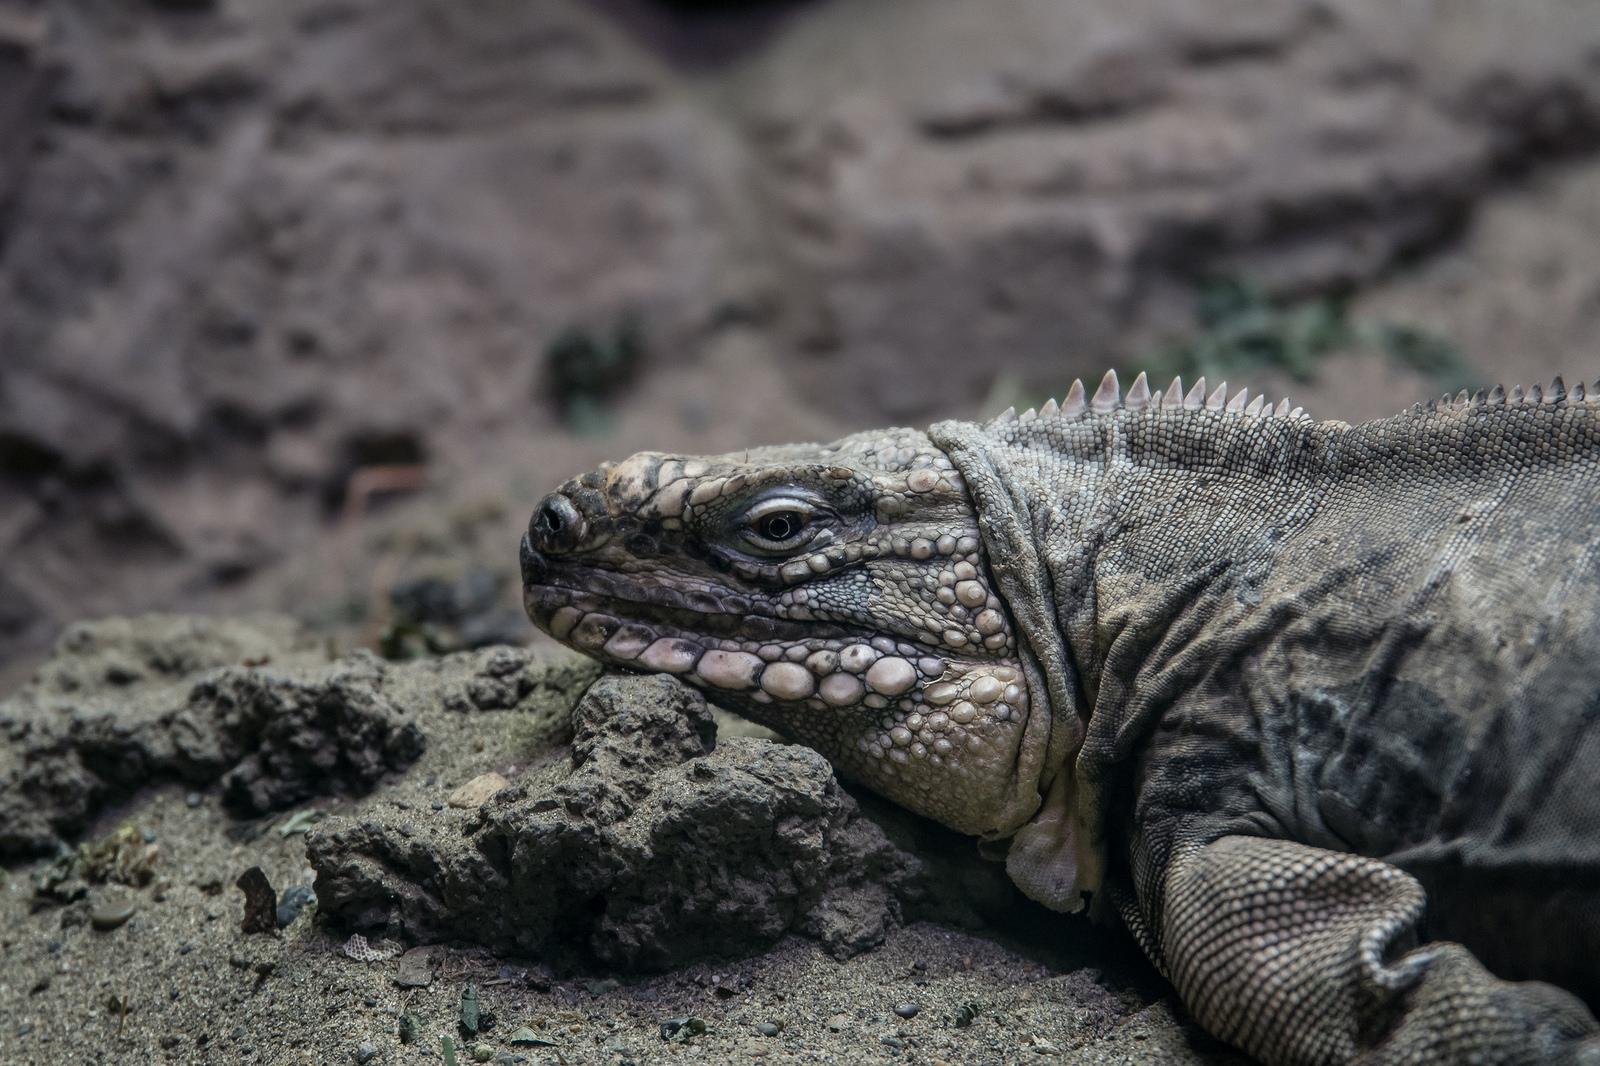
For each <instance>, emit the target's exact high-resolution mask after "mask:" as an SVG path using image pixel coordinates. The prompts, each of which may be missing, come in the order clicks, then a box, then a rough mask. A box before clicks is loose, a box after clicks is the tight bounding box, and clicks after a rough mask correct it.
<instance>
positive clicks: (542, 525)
mask: <svg viewBox="0 0 1600 1066" xmlns="http://www.w3.org/2000/svg"><path fill="white" fill-rule="evenodd" d="M585 530H586V526H585V523H584V521H583V515H582V514H581V513H580V512H579V511H578V508H577V507H576V506H574V505H573V503H572V501H571V500H569V499H567V498H566V497H565V496H563V495H561V493H559V492H552V493H551V494H550V495H548V496H546V497H545V498H544V499H543V500H542V501H541V502H540V504H539V506H538V508H537V509H536V510H535V511H534V512H533V521H532V522H531V523H530V524H529V526H528V536H529V538H530V539H532V541H533V544H534V547H536V548H538V549H539V550H540V551H542V552H547V553H557V552H567V551H571V550H572V549H573V548H575V547H577V546H578V543H579V542H580V541H581V540H583V535H584V532H585Z"/></svg>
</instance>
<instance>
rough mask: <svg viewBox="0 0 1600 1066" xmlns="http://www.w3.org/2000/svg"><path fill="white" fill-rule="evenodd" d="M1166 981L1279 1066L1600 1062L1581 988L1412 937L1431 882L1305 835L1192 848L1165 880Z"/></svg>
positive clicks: (1231, 1036) (1210, 1023) (1204, 1017)
mask: <svg viewBox="0 0 1600 1066" xmlns="http://www.w3.org/2000/svg"><path fill="white" fill-rule="evenodd" d="M1157 890H1158V891H1159V892H1160V894H1161V898H1160V900H1159V901H1158V902H1159V904H1160V906H1158V907H1156V908H1153V909H1152V908H1149V907H1148V906H1147V908H1146V913H1148V914H1152V915H1156V916H1158V917H1156V922H1157V925H1156V927H1155V928H1154V929H1153V930H1152V931H1153V932H1155V933H1156V934H1157V939H1158V940H1159V943H1160V947H1161V955H1162V957H1163V961H1164V964H1165V969H1166V971H1167V975H1168V977H1169V978H1170V979H1171V980H1172V982H1173V984H1174V985H1175V986H1176V987H1177V989H1178V992H1179V994H1180V995H1181V996H1182V997H1183V1000H1184V1002H1185V1003H1186V1004H1187V1005H1188V1007H1189V1009H1190V1010H1191V1011H1193V1012H1194V1014H1195V1016H1196V1017H1197V1018H1198V1019H1199V1020H1200V1022H1201V1023H1202V1024H1203V1025H1204V1026H1205V1027H1206V1028H1207V1029H1209V1030H1211V1031H1212V1032H1213V1033H1215V1034H1216V1035H1218V1036H1220V1037H1222V1038H1224V1039H1226V1040H1229V1041H1230V1042H1232V1043H1234V1044H1237V1045H1238V1046H1239V1047H1241V1048H1243V1049H1245V1050H1246V1051H1248V1052H1250V1053H1251V1054H1252V1055H1255V1056H1258V1057H1259V1058H1261V1059H1262V1060H1263V1061H1264V1062H1266V1063H1269V1064H1272V1066H1279V1064H1284V1066H1289V1064H1293V1066H1302V1064H1304V1066H1322V1064H1343V1063H1361V1064H1371V1066H1378V1064H1384V1066H1388V1064H1401V1063H1407V1064H1410V1063H1417V1064H1420V1063H1457V1062H1472V1063H1480V1064H1484V1066H1489V1064H1512V1063H1527V1064H1530V1066H1531V1064H1535V1063H1538V1064H1548V1063H1600V1026H1597V1024H1596V1022H1595V1019H1594V1017H1593V1016H1592V1015H1591V1014H1590V1013H1589V1011H1588V1010H1587V1009H1586V1008H1585V1007H1584V1005H1583V1004H1582V1003H1581V1002H1580V1001H1579V1000H1578V999H1577V998H1576V997H1574V996H1572V995H1570V994H1569V993H1567V992H1564V991H1562V990H1561V989H1558V988H1556V987H1554V986H1552V985H1547V984H1542V983H1538V982H1522V983H1511V982H1507V981H1501V980H1499V979H1498V978H1496V977H1494V976H1493V975H1492V974H1490V973H1489V972H1488V971H1487V970H1485V969H1484V968H1483V966H1482V965H1480V964H1479V963H1478V961H1477V960H1476V959H1475V958H1474V957H1473V956H1472V954H1471V953H1470V952H1468V951H1467V950H1466V949H1465V948H1463V947H1462V946H1461V945H1460V944H1454V943H1431V944H1427V945H1424V946H1422V947H1420V948H1418V947H1414V946H1413V945H1414V942H1415V931H1416V927H1417V923H1418V921H1419V920H1420V919H1421V917H1422V913H1423V904H1424V897H1423V891H1422V887H1421V885H1419V884H1418V883H1417V881H1416V880H1415V879H1413V878H1412V877H1411V876H1410V875H1408V874H1406V873H1405V872H1404V871H1402V870H1400V869H1398V868H1396V867H1394V866H1390V865H1388V864H1386V863H1382V862H1377V861H1374V860H1372V859H1366V858H1362V857H1360V856H1356V855H1348V854H1343V853H1339V852H1332V851H1325V850H1323V849H1320V848H1313V847H1308V846H1306V845H1303V844H1296V843H1293V842H1291V841H1284V840H1271V839H1262V838H1256V837H1244V836H1226V837H1222V838H1221V839H1219V840H1216V841H1214V842H1212V843H1209V844H1204V845H1189V846H1187V847H1184V846H1182V845H1180V846H1179V847H1178V849H1177V850H1176V852H1175V853H1174V854H1173V856H1172V858H1171V861H1170V862H1169V864H1168V865H1167V869H1166V873H1165V876H1164V877H1163V878H1162V880H1161V883H1160V885H1159V887H1158V889H1157Z"/></svg>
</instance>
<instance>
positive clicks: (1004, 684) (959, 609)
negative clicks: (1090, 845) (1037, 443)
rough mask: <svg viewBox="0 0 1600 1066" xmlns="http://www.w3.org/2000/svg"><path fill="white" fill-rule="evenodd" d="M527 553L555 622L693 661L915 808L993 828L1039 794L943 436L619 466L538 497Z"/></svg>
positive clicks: (710, 686) (764, 716) (568, 636)
mask: <svg viewBox="0 0 1600 1066" xmlns="http://www.w3.org/2000/svg"><path fill="white" fill-rule="evenodd" d="M522 571H523V582H524V600H525V604H526V607H527V611H528V615H529V617H530V618H532V619H533V621H534V622H535V624H537V625H538V626H539V627H540V628H542V629H544V630H545V631H547V632H548V633H550V634H551V635H552V636H554V637H555V638H556V639H557V640H560V641H562V642H564V643H566V644H569V645H571V646H572V647H574V648H577V649H578V650H580V651H583V652H585V653H587V654H589V655H592V656H594V657H596V658H598V659H601V660H602V661H604V662H607V663H609V664H613V665H616V666H622V667H628V668H633V669H642V670H648V671H657V672H665V673H671V674H675V675H677V676H679V677H681V678H682V679H683V680H685V681H686V682H688V683H690V684H693V685H696V686H699V687H700V688H702V689H704V690H705V691H706V693H707V695H708V696H709V697H710V698H711V699H712V700H713V702H715V703H717V704H719V705H721V706H724V707H726V708H728V709H730V710H733V711H736V712H738V713H740V714H743V715H745V716H746V717H748V718H751V719H753V720H755V721H757V722H760V723H762V724H764V725H767V726H769V727H771V728H773V729H775V730H777V731H779V732H780V733H782V734H784V735H785V736H787V737H789V738H791V739H793V740H796V741H799V742H801V743H805V744H807V745H809V746H811V747H814V748H816V749H818V750H819V751H821V752H822V753H823V754H824V755H826V756H827V757H828V758H829V759H830V760H831V761H832V762H833V763H834V764H835V765H836V766H838V767H839V768H840V770H841V771H843V772H844V773H845V774H847V775H848V776H852V777H854V778H856V779H858V780H860V781H862V782H863V783H865V784H867V785H869V786H870V787H873V788H874V789H876V790H878V791H880V792H882V793H884V794H886V795H887V796H889V797H890V798H891V799H894V800H896V801H897V802H900V803H902V804H904V805H906V806H908V807H911V808H912V809H915V810H918V811H921V812H923V813H925V814H928V815H930V816H932V817H935V818H938V819H939V820H941V821H943V822H945V823H947V824H949V825H952V826H954V827H956V828H959V829H962V830H964V831H967V832H972V833H990V834H992V833H998V832H1001V831H1005V830H1009V829H1011V828H1014V827H1015V825H1016V823H1017V822H1019V821H1020V820H1021V819H1022V818H1023V817H1025V816H1026V815H1027V813H1028V812H1029V811H1030V810H1031V808H1032V806H1034V805H1036V804H1037V794H1036V791H1035V785H1036V782H1034V781H1031V780H1029V781H1026V782H1022V781H1020V780H1019V776H1021V775H1023V774H1033V773H1036V772H1037V767H1036V766H1034V765H1033V763H1034V760H1032V759H1024V758H1023V748H1024V743H1023V739H1024V733H1025V726H1026V722H1027V717H1028V713H1029V694H1028V691H1027V686H1026V683H1025V682H1024V677H1023V671H1022V669H1021V665H1020V663H1019V662H1018V659H1017V647H1016V641H1015V638H1014V636H1013V634H1012V627H1011V621H1010V619H1009V617H1008V614H1007V610H1006V607H1005V605H1004V604H1003V603H1002V602H1001V600H1000V598H999V596H998V595H997V594H996V592H995V591H994V589H993V588H992V585H991V580H990V576H989V566H988V561H987V559H986V557H985V553H984V548H983V545H982V542H981V539H980V537H979V534H978V528H977V517H976V515H975V514H974V512H973V507H972V503H971V501H970V499H969V497H968V494H967V492H966V488H965V485H964V484H963V482H962V479H961V476H960V475H959V474H958V473H957V472H956V470H955V469H954V467H953V466H952V464H951V463H950V461H949V459H948V458H947V457H946V456H945V455H944V453H943V452H941V451H940V450H939V449H938V448H936V447H935V446H934V445H933V444H932V443H931V442H930V441H929V439H928V437H927V436H926V434H923V433H920V432H915V431H911V430H890V431H886V432H881V433H874V434H862V435H859V436H856V437H848V438H845V439H844V440H841V441H837V442H835V443H833V444H828V445H797V446H785V447H773V448H762V449H752V450H751V451H749V452H739V453H733V454H729V455H721V456H708V457H691V456H676V455H668V454H663V453H659V452H644V453H640V454H638V455H635V456H633V457H631V458H629V459H627V460H624V461H622V462H619V463H607V464H605V465H602V466H601V467H599V468H598V469H596V470H594V471H592V472H590V473H588V474H585V475H583V476H581V477H577V478H574V479H572V480H570V481H568V482H566V483H565V484H563V485H562V486H561V487H560V488H559V489H558V490H557V491H555V492H553V493H551V494H550V495H549V496H547V497H545V498H544V499H543V500H542V501H540V503H539V504H538V505H537V506H536V507H535V509H534V512H533V515H532V518H531V519H530V522H529V527H528V533H527V536H526V537H525V538H524V539H523V543H522ZM1024 763H1025V764H1026V765H1025V766H1024V765H1021V764H1024Z"/></svg>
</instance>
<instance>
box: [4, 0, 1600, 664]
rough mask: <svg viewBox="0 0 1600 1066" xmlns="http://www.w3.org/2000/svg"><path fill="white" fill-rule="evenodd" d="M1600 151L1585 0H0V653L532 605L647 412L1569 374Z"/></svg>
mask: <svg viewBox="0 0 1600 1066" xmlns="http://www.w3.org/2000/svg"><path fill="white" fill-rule="evenodd" d="M1597 149H1600V14H1597V12H1596V9H1595V8H1594V6H1593V4H1592V3H1590V2H1587V0H1522V2H1520V3H1517V4H1508V3H1504V2H1499V0H1434V2H1429V0H1319V2H1311V0H1225V2H1217V3H1210V4H1204V5H1197V4H1192V3H1186V2H1184V0H1080V2H1077V3H1072V4H1065V3H1059V2H1055V0H985V2H984V3H981V4H978V3H961V2H957V0H939V2H929V0H874V2H873V3H870V4H869V3H861V2H851V0H809V2H806V0H786V2H779V0H773V2H765V3H762V2H756V0H746V2H742V3H740V2H731V0H730V2H722V3H717V2H711V0H702V2H698V3H694V2H689V0H678V2H668V0H590V2H587V3H582V2H577V0H537V2H528V0H272V2H270V3H264V2H258V0H50V2H48V3H46V2H43V0H0V683H4V682H9V681H14V680H16V679H17V678H18V677H19V676H20V675H21V673H22V672H23V671H25V670H26V669H28V668H29V665H30V663H31V662H32V661H33V656H34V655H35V654H36V653H37V651H38V650H39V649H40V648H41V647H42V646H44V645H45V644H46V643H47V642H48V641H49V640H50V639H52V637H53V636H54V634H55V633H56V632H57V631H58V630H59V628H60V627H61V625H62V624H63V623H64V622H66V621H68V620H72V619H77V618H81V617H85V616H94V615H100V614H107V613H113V612H129V611H136V610H145V609H152V608H185V609H204V610H213V611H223V610H235V609H240V608H244V607H276V608H288V609H290V610H292V611H293V612H294V613H296V614H298V615H300V616H301V617H303V618H306V619H308V620H310V621H312V622H313V623H315V624H316V625H318V626H319V627H321V628H322V629H323V630H324V631H326V632H328V633H330V634H335V635H337V636H338V638H339V639H341V640H343V641H345V642H348V643H366V644H375V645H381V646H382V647H383V648H384V649H385V650H387V651H388V652H390V653H391V654H396V655H404V654H410V653H412V652H414V651H418V650H426V649H430V648H434V649H436V648H440V647H450V646H455V645H459V644H475V643H484V642H488V641H493V640H495V639H501V638H506V639H524V638H526V637H528V636H530V635H531V634H529V632H528V628H529V627H527V626H526V624H525V623H523V622H522V621H521V620H520V616H519V613H518V610H517V607H516V602H517V596H516V591H515V579H514V560H515V548H514V545H515V541H516V537H517V536H518V532H519V530H520V529H521V528H522V526H523V524H524V522H525V520H526V516H527V512H528V510H529V509H530V506H531V504H532V503H533V502H534V501H535V500H536V499H537V497H538V496H539V495H540V494H541V493H542V492H543V491H545V489H546V488H548V487H549V486H550V485H552V484H554V483H555V482H557V481H559V480H560V479H562V478H564V477H566V476H567V475H569V474H571V473H574V472H576V471H578V470H580V469H583V468H585V467H588V466H590V465H593V464H594V463H595V462H597V461H599V460H601V459H603V458H606V457H617V456H620V455H622V454H625V453H627V452H630V451H632V450H636V449H638V448H642V447H653V448H661V449H669V450H686V451H721V450H730V449H735V448H739V447H742V446H745V445H749V444H756V443H762V442H771V441H778V440H787V439H817V438H827V437H831V436H834V435H836V434H838V433H840V432H844V431H847V430H851V429H856V428H864V427H867V426H870V425H873V424H878V423H884V422H912V423H920V422H925V421H927V420H930V419H933V418H937V417H942V416H950V415H957V416H979V415H984V414H990V413H993V412H995V411H997V410H999V409H1000V408H1002V407H1004V406H1005V405H1006V404H1007V403H1011V402H1014V401H1017V400H1022V401H1024V402H1035V401H1037V400H1039V399H1042V398H1044V397H1045V396H1047V395H1049V394H1051V393H1056V394H1059V393H1060V392H1062V391H1063V390H1064V388H1065V386H1066V385H1067V384H1068V383H1069V382H1070V381H1071V379H1072V378H1073V377H1074V376H1076V375H1084V376H1098V374H1099V373H1101V372H1102V371H1103V370H1104V368H1105V367H1107V366H1115V367H1118V368H1119V369H1122V370H1127V371H1132V370H1137V369H1140V368H1146V367H1148V368H1151V369H1153V370H1155V371H1158V372H1160V373H1163V374H1170V373H1172V372H1175V371H1182V372H1184V373H1186V374H1193V373H1196V372H1200V371H1203V372H1205V373H1207V374H1208V375H1218V374H1221V375H1226V376H1229V377H1231V378H1232V380H1233V382H1234V384H1236V385H1237V384H1247V385H1250V386H1252V387H1253V388H1257V387H1259V388H1266V389H1267V390H1268V391H1270V392H1273V393H1275V394H1276V393H1281V392H1282V391H1284V390H1287V389H1292V390H1293V391H1292V393H1291V395H1293V397H1294V399H1295V401H1296V402H1297V403H1301V404H1304V405H1305V406H1306V407H1307V408H1308V409H1309V410H1310V411H1311V412H1312V413H1313V414H1314V415H1317V416H1320V417H1328V418H1344V419H1350V420H1357V419H1364V418H1369V417H1375V416H1379V415H1383V414H1387V413H1392V412H1393V411H1395V410H1398V409H1399V408H1400V407H1401V406H1403V405H1406V404H1409V403H1411V402H1412V401H1414V400H1418V399H1423V398H1425V397H1427V396H1429V395H1437V394H1439V393H1440V392H1442V391H1444V390H1446V389H1451V390H1453V389H1454V388H1456V387H1459V386H1460V385H1463V384H1468V383H1472V384H1481V383H1493V382H1495V381H1502V380H1503V381H1506V382H1508V383H1509V382H1512V381H1532V380H1541V379H1548V378H1549V377H1550V376H1551V375H1552V374H1555V373H1562V374H1565V375H1566V376H1567V377H1568V378H1569V379H1576V378H1582V377H1586V376H1587V377H1591V378H1592V377H1594V376H1596V375H1597V374H1600V358H1597V357H1596V351H1595V347H1594V342H1593V339H1592V338H1593V337H1594V336H1595V335H1596V332H1597V326H1600V153H1597ZM1213 380H1215V378H1213Z"/></svg>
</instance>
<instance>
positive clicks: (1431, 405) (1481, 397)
mask: <svg viewBox="0 0 1600 1066" xmlns="http://www.w3.org/2000/svg"><path fill="white" fill-rule="evenodd" d="M1579 403H1582V404H1594V403H1600V380H1597V381H1595V382H1594V383H1593V384H1592V385H1585V384H1584V383H1583V382H1581V381H1580V382H1578V383H1577V384H1575V385H1573V386H1572V387H1571V388H1570V389H1569V388H1568V387H1567V383H1566V382H1565V381H1563V380H1562V379H1561V375H1560V374H1557V375H1556V376H1555V377H1554V378H1552V379H1551V381H1550V384H1549V385H1529V386H1528V387H1527V388H1523V387H1522V386H1521V385H1514V386H1512V388H1511V391H1510V392H1507V391H1506V388H1505V386H1504V385H1496V386H1495V387H1494V388H1492V389H1487V390H1485V389H1479V390H1477V391H1476V392H1471V393H1469V392H1468V391H1467V390H1466V389H1462V390H1461V391H1460V392H1458V393H1456V394H1455V395H1454V396H1452V395H1450V394H1449V393H1445V394H1444V395H1443V396H1441V397H1439V399H1437V400H1432V401H1429V402H1428V403H1426V404H1420V403H1419V404H1413V405H1412V407H1411V411H1412V413H1414V414H1420V413H1421V412H1422V411H1424V410H1428V411H1463V410H1470V409H1473V408H1478V407H1532V406H1541V405H1542V406H1545V407H1557V406H1568V405H1571V404H1579Z"/></svg>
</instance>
